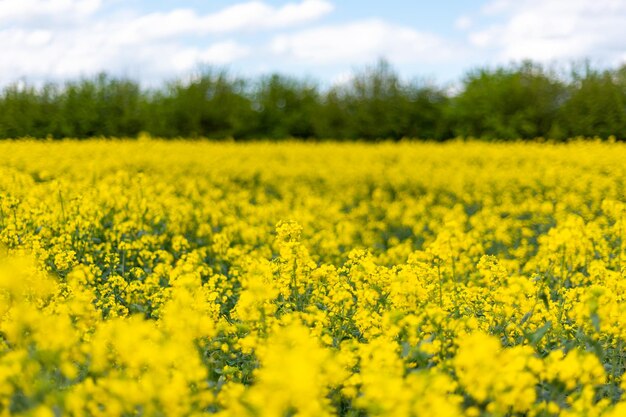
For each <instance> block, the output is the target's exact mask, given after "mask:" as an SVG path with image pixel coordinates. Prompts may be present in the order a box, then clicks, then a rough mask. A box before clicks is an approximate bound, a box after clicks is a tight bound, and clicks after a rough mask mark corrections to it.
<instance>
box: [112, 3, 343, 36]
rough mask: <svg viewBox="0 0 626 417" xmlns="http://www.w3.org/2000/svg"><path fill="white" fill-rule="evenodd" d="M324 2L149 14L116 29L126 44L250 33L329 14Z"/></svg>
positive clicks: (252, 4) (286, 25)
mask: <svg viewBox="0 0 626 417" xmlns="http://www.w3.org/2000/svg"><path fill="white" fill-rule="evenodd" d="M332 9H333V6H332V4H331V3H329V2H328V1H325V0H304V1H302V2H300V3H288V4H286V5H284V6H282V7H272V6H269V5H267V4H265V3H263V2H260V1H251V2H247V3H241V4H236V5H234V6H230V7H227V8H225V9H223V10H220V11H218V12H216V13H211V14H207V15H199V14H197V13H196V12H195V11H194V10H191V9H176V10H172V11H170V12H167V13H151V14H147V15H144V16H140V17H138V18H135V19H133V20H131V21H129V22H123V23H122V24H118V25H116V26H118V27H119V29H118V30H119V32H118V33H117V34H116V36H117V37H119V38H124V39H127V40H129V42H132V41H136V40H138V39H139V40H144V39H163V38H168V37H172V36H180V35H187V34H191V35H194V34H195V35H206V34H221V33H229V32H252V31H258V30H268V29H276V28H284V27H290V26H295V25H300V24H302V23H305V22H308V21H311V20H315V19H318V18H320V17H321V16H323V15H325V14H327V13H329V12H330V11H332Z"/></svg>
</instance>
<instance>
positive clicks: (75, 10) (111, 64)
mask: <svg viewBox="0 0 626 417" xmlns="http://www.w3.org/2000/svg"><path fill="white" fill-rule="evenodd" d="M0 51H2V54H3V56H2V59H0V85H6V84H8V83H12V82H15V81H18V80H26V81H29V82H34V83H40V82H43V81H46V80H63V79H68V78H76V77H80V76H91V75H93V74H95V73H97V72H100V71H106V72H109V73H112V74H115V75H122V76H128V77H131V78H135V79H138V80H141V81H142V82H143V83H144V84H147V85H151V84H158V83H160V82H162V81H163V80H168V79H172V78H175V77H186V76H189V75H191V74H193V72H194V71H196V70H197V69H198V68H199V67H200V66H202V65H212V66H216V67H220V68H222V67H224V68H228V69H229V70H230V71H231V72H233V73H236V74H239V75H244V76H254V75H258V74H263V73H268V72H273V71H279V72H282V73H286V74H292V75H296V76H300V77H310V78H314V79H317V80H320V81H322V82H324V83H335V82H342V81H345V80H347V79H349V78H350V76H351V74H353V73H354V71H358V70H359V69H360V68H363V67H364V66H366V65H368V64H372V63H374V62H375V61H376V60H377V59H378V58H385V59H387V60H388V61H389V62H390V63H391V64H392V65H393V66H394V67H395V68H396V69H397V70H398V71H399V72H400V74H401V75H402V76H403V77H405V78H415V77H416V78H421V79H430V80H433V81H436V82H438V83H448V82H452V81H455V80H458V79H459V78H460V77H461V76H462V74H463V73H465V72H466V71H467V70H468V69H471V68H475V67H477V66H487V65H489V66H493V65H498V64H505V63H509V62H512V61H519V60H522V59H526V58H528V59H533V60H536V61H540V62H544V63H546V64H550V65H565V64H566V63H568V62H572V61H580V60H582V59H590V60H591V62H592V63H594V64H596V65H598V66H617V65H621V64H622V63H624V62H626V1H624V0H516V1H514V0H465V1H461V0H450V1H437V2H431V1H406V0H386V1H376V2H374V1H357V0H344V1H339V0H252V1H246V0H241V1H223V0H217V1H199V0H187V1H174V0H162V1H147V0H0Z"/></svg>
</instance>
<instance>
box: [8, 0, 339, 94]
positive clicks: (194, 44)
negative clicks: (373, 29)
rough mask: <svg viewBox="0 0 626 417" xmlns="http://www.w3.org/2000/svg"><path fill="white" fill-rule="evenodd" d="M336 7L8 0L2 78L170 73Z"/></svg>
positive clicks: (245, 51) (242, 53)
mask: <svg viewBox="0 0 626 417" xmlns="http://www.w3.org/2000/svg"><path fill="white" fill-rule="evenodd" d="M332 9H333V6H332V4H331V3H330V2H328V1H327V0H301V1H293V2H290V3H287V4H284V5H282V6H276V7H275V6H271V5H268V4H266V3H264V2H261V1H248V2H243V3H239V4H235V5H232V6H229V7H226V8H224V9H221V10H218V11H216V12H213V13H207V14H200V13H198V12H196V11H194V10H191V9H182V8H179V9H175V10H171V11H169V12H164V13H148V14H143V15H142V14H137V13H134V14H133V13H132V12H128V11H126V12H124V13H114V14H111V13H105V11H104V10H103V7H102V1H101V0H0V50H1V51H2V59H1V60H0V80H2V82H10V81H14V80H15V79H18V78H21V77H27V79H31V80H41V79H51V78H68V77H76V76H79V75H91V74H94V73H97V72H99V71H108V72H114V73H125V74H131V75H133V76H137V75H138V76H139V77H141V78H146V77H152V76H154V77H159V76H161V77H170V76H173V75H176V74H177V73H180V72H182V71H188V70H190V69H193V68H194V67H195V66H196V65H197V64H199V63H209V64H216V65H224V64H229V63H232V62H234V61H237V60H240V59H243V58H245V57H247V56H248V55H249V54H250V53H251V52H252V51H251V48H250V47H249V46H246V45H243V44H242V43H240V42H238V41H237V40H236V35H238V34H242V33H249V32H254V31H267V30H272V29H277V28H287V27H292V26H298V25H302V24H303V23H305V22H309V21H312V20H315V19H318V18H320V17H321V16H323V15H325V14H327V13H329V12H330V11H331V10H332ZM226 35H227V36H229V37H230V38H231V39H224V36H226ZM190 39H193V40H191V41H190Z"/></svg>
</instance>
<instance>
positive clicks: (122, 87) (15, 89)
mask: <svg viewBox="0 0 626 417" xmlns="http://www.w3.org/2000/svg"><path fill="white" fill-rule="evenodd" d="M454 90H455V91H452V92H451V91H450V89H449V88H444V87H443V86H438V85H436V84H433V83H428V82H419V81H404V80H403V79H401V77H399V75H398V74H397V72H396V71H395V70H394V69H393V68H392V67H391V66H390V65H389V64H388V63H386V62H385V61H380V62H378V63H377V64H376V65H373V66H370V67H367V68H365V69H363V70H362V71H360V72H359V73H357V74H355V76H354V77H352V78H351V79H350V80H349V81H348V82H346V83H342V84H340V85H334V86H332V87H330V88H321V87H320V86H319V84H318V83H316V82H314V81H311V80H306V79H299V78H294V77H290V76H285V75H280V74H272V75H268V76H263V77H259V78H257V79H253V80H250V79H244V78H241V77H235V76H231V75H230V74H229V73H228V72H226V71H223V70H214V69H206V70H204V71H200V72H199V73H198V74H196V76H194V77H190V78H189V79H188V80H176V81H172V82H168V83H166V84H165V85H163V86H162V87H159V88H151V89H144V88H141V86H140V84H139V83H138V82H136V81H134V80H131V79H126V78H116V77H111V76H108V75H106V74H100V75H98V76H96V77H92V78H83V79H80V80H75V81H69V82H66V83H62V84H61V83H48V84H46V85H43V86H33V85H24V83H20V84H17V83H16V84H13V85H9V86H7V87H5V88H4V89H2V91H1V93H0V138H18V137H25V136H30V137H36V138H46V137H52V138H65V137H71V138H88V137H94V136H106V137H134V136H137V135H139V134H140V133H141V132H145V133H149V134H150V135H152V136H157V137H164V138H175V137H192V138H195V137H207V138H214V139H222V138H234V139H237V140H246V139H254V138H270V139H284V138H289V137H293V138H303V139H328V138H331V139H341V140H379V139H394V140H398V139H401V138H420V139H432V140H445V139H449V138H453V137H475V138H483V139H504V140H506V139H529V138H538V137H543V138H547V139H553V140H564V139H567V138H571V137H577V136H584V137H601V138H608V137H610V136H614V137H616V138H617V139H621V140H624V139H626V65H624V66H622V67H620V68H617V69H608V70H599V69H594V68H592V67H591V66H590V65H588V64H585V65H581V66H577V67H575V66H573V67H572V70H571V71H570V72H569V73H568V74H566V75H565V76H564V75H563V74H562V73H558V72H556V71H554V70H551V69H548V68H546V67H544V66H542V65H540V64H537V63H533V62H528V61H526V62H522V63H516V64H510V65H506V66H499V67H496V68H479V69H475V70H471V71H469V72H468V73H466V74H465V76H464V77H463V78H462V80H461V81H460V83H459V84H458V86H457V87H456V88H455V89H454Z"/></svg>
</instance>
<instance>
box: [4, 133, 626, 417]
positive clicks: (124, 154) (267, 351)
mask: <svg viewBox="0 0 626 417" xmlns="http://www.w3.org/2000/svg"><path fill="white" fill-rule="evenodd" d="M624 161H626V146H624V145H622V144H615V143H600V142H572V143H569V144H560V145H554V144H539V143H526V144H523V143H508V144H497V143H492V144H488V143H477V142H449V143H445V144H432V143H399V144H390V143H382V144H376V145H372V144H339V143H320V144H305V143H297V142H293V143H281V144H275V143H264V142H258V143H250V144H233V143H207V142H186V141H171V142H165V141H158V140H145V139H144V140H139V141H107V140H93V141H85V142H78V141H61V142H36V141H29V140H24V141H3V142H0V416H12V415H19V416H37V417H44V416H46V417H52V416H55V417H60V416H94V417H95V416H194V417H195V416H201V415H210V414H215V415H217V416H219V417H231V416H232V417H240V416H243V417H245V416H261V417H265V416H267V417H281V416H302V417H319V416H353V417H356V416H420V417H421V416H436V417H448V416H449V417H457V416H468V417H478V416H491V417H499V416H537V417H540V416H542V417H548V416H571V417H574V416H587V417H593V416H598V417H600V416H603V417H619V416H624V415H626V396H625V395H624V391H625V390H626V378H623V373H624V368H625V366H626V364H625V363H624V358H625V352H624V349H625V346H626V344H625V343H624V341H625V340H626V301H625V297H626V256H625V255H624V246H625V244H624V233H625V231H624V228H625V227H626V204H625V202H624V198H625V197H624V196H625V194H624V191H625V187H626V164H625V163H624Z"/></svg>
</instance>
